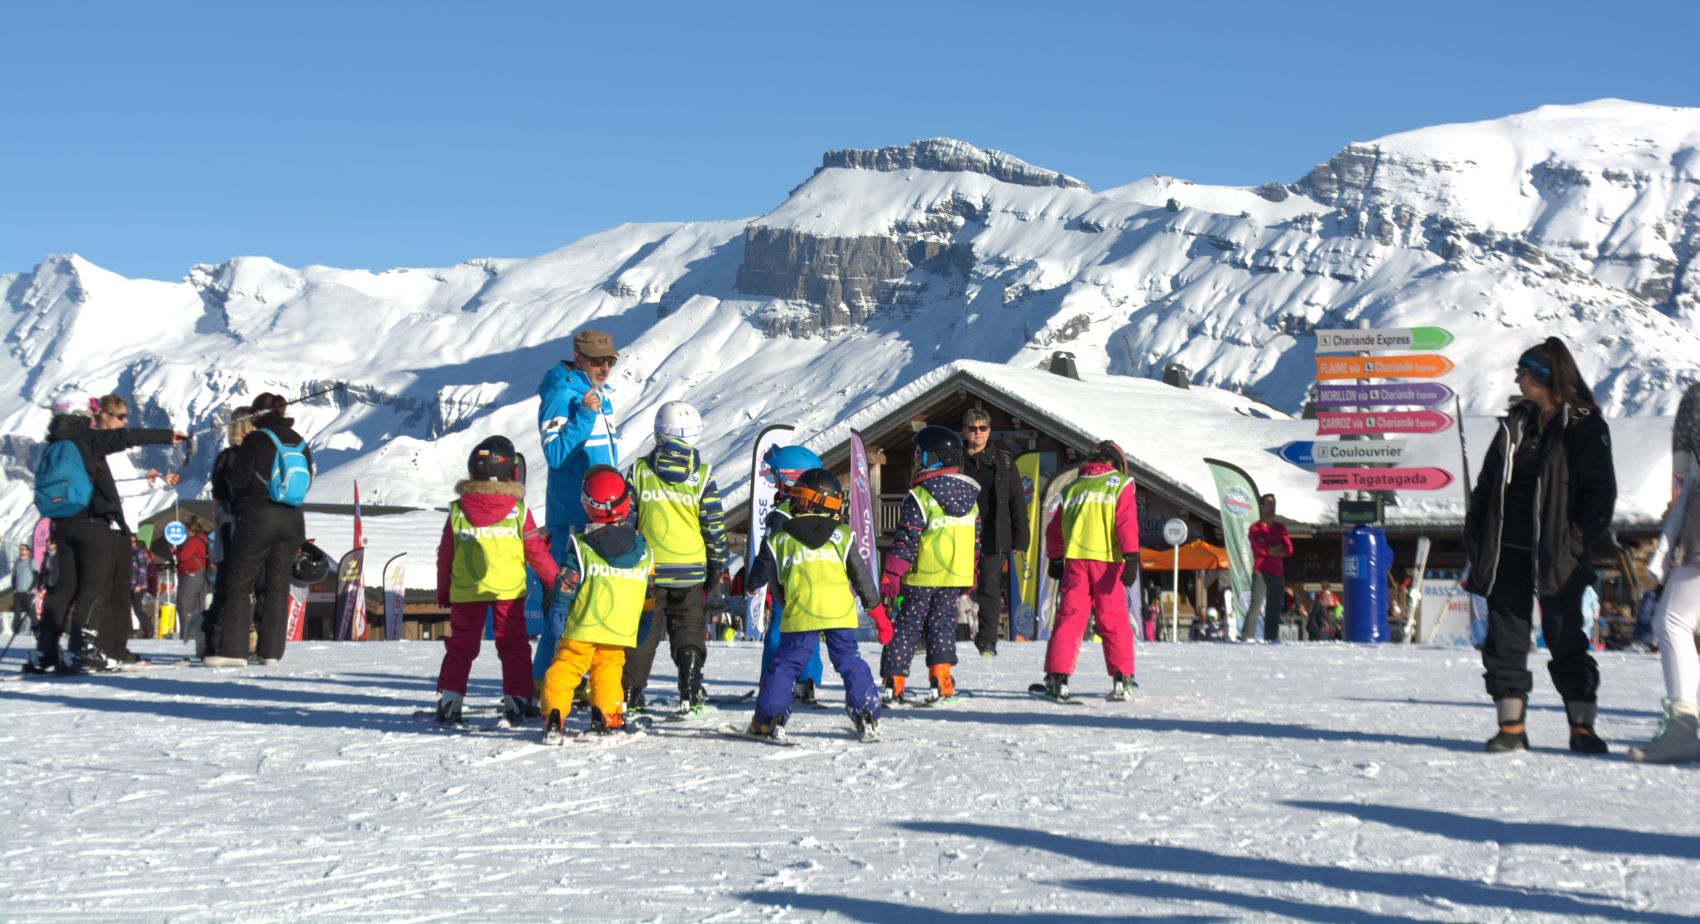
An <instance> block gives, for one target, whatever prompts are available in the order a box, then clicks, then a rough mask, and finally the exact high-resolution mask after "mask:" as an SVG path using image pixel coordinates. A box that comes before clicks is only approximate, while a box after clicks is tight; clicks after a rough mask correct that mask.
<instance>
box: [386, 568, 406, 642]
mask: <svg viewBox="0 0 1700 924" xmlns="http://www.w3.org/2000/svg"><path fill="white" fill-rule="evenodd" d="M406 555H407V553H406V552H403V553H401V554H400V555H397V556H395V557H394V558H392V559H390V560H389V561H387V562H385V563H384V641H386V642H395V641H400V640H401V620H402V607H403V606H405V605H406V603H407V568H406V567H404V566H403V565H402V563H401V560H402V558H404V557H406Z"/></svg>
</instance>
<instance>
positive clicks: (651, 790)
mask: <svg viewBox="0 0 1700 924" xmlns="http://www.w3.org/2000/svg"><path fill="white" fill-rule="evenodd" d="M19 641H20V642H21V643H23V642H27V637H25V638H23V639H20V640H19ZM867 647H868V646H864V648H865V649H866V648H867ZM137 648H138V650H140V651H142V652H144V653H151V654H160V655H166V654H178V653H181V651H182V648H181V647H180V646H179V645H178V644H177V643H173V642H147V643H137ZM962 649H963V651H964V653H965V654H966V655H967V657H965V658H964V660H963V664H962V665H961V667H960V668H959V670H958V676H959V678H960V683H961V684H962V686H963V687H964V688H965V689H968V690H971V691H973V693H974V695H973V696H972V697H970V698H965V699H964V700H963V702H962V704H961V705H959V706H958V707H956V708H953V709H913V708H911V709H905V710H901V711H896V712H893V713H890V714H888V717H887V719H886V721H885V723H884V731H885V740H883V741H881V742H878V743H875V744H862V743H860V742H858V741H856V740H853V739H852V738H851V737H850V735H849V734H848V733H847V731H846V729H847V727H848V723H847V721H846V720H845V718H844V717H843V715H842V714H841V713H839V712H838V711H836V706H837V703H838V702H839V701H840V699H841V693H840V690H839V688H838V686H837V684H836V680H835V679H832V678H831V676H830V672H829V685H830V689H828V690H827V691H826V695H825V697H824V698H825V699H826V700H828V701H829V702H831V703H833V705H834V707H835V708H834V709H833V710H830V711H827V710H822V711H811V710H805V711H799V712H798V713H797V714H796V715H794V716H793V718H792V721H791V726H790V728H791V734H792V736H793V737H794V738H795V739H796V740H797V741H798V742H799V743H800V744H799V746H797V747H793V748H775V747H771V746H768V745H763V744H758V743H751V742H743V741H737V740H732V739H727V738H723V737H720V736H718V735H716V734H715V733H714V732H713V730H712V729H713V727H714V725H715V724H716V723H717V722H722V721H731V722H745V721H747V720H748V718H749V709H750V707H749V706H735V707H726V708H725V709H724V710H723V711H722V712H721V714H720V715H719V716H717V717H714V718H712V719H707V720H700V721H697V722H695V723H690V724H663V725H658V726H657V728H656V729H655V730H654V731H652V732H651V733H649V734H647V735H644V736H641V737H622V738H617V739H613V740H607V739H603V740H597V741H589V742H576V741H575V742H569V743H567V744H566V745H565V746H563V747H560V748H548V747H543V746H540V745H538V744H536V743H535V734H536V731H535V729H527V730H525V731H524V732H518V731H514V732H507V731H502V732H496V731H491V732H489V733H483V734H467V735H457V734H452V733H443V732H439V731H437V730H436V729H435V727H434V726H433V725H432V724H431V723H430V722H428V721H419V720H416V719H415V718H414V717H413V713H414V711H415V710H417V709H421V708H425V707H428V706H429V705H430V704H431V702H432V700H433V685H434V680H435V674H436V668H437V665H438V660H439V658H440V654H441V648H440V646H439V645H437V644H435V643H429V642H413V643H409V642H400V643H393V644H384V643H371V644H348V643H342V644H336V643H307V644H299V645H294V646H292V647H291V648H290V650H289V653H288V656H287V657H286V658H285V659H284V661H283V663H282V664H281V665H279V666H277V667H273V668H259V667H253V668H249V669H246V670H241V669H226V670H214V669H205V668H199V667H194V668H182V669H171V668H155V669H151V670H148V671H140V672H134V673H128V674H122V675H115V676H103V677H98V678H89V679H57V678H56V679H47V680H23V681H19V682H14V683H5V684H0V743H3V746H4V753H5V759H4V761H3V763H0V767H3V768H4V769H3V772H0V787H3V792H4V796H3V800H4V801H3V805H4V815H3V825H0V830H3V831H4V846H3V851H4V852H3V854H0V856H3V860H4V862H0V907H3V908H4V909H5V911H4V912H3V913H0V917H4V918H5V919H7V920H49V919H51V920H62V919H76V920H85V919H105V920H125V921H145V920H187V921H232V920H294V919H300V918H303V917H308V916H316V917H321V918H328V919H335V920H410V921H429V920H457V919H463V918H471V919H477V920H514V921H522V920H523V921H534V920H544V919H575V920H582V919H596V920H604V919H609V920H644V921H700V920H758V919H760V920H781V921H785V920H789V921H800V920H823V919H824V920H835V921H845V920H848V921H901V920H908V921H921V920H946V921H974V922H984V921H1004V920H1014V919H1017V918H1031V919H1037V920H1045V921H1124V920H1131V919H1135V918H1159V919H1169V920H1186V921H1196V920H1217V919H1223V918H1228V919H1241V918H1256V919H1269V918H1278V919H1291V920H1300V921H1343V922H1345V921H1349V922H1363V921H1393V920H1400V921H1403V920H1429V921H1494V920H1559V921H1582V920H1604V921H1631V920H1633V921H1692V920H1694V915H1695V914H1696V912H1697V911H1700V823H1697V818H1696V799H1695V793H1696V791H1697V788H1700V785H1697V784H1700V770H1697V769H1696V768H1694V767H1648V766H1641V765H1637V764H1634V763H1631V762H1629V761H1628V760H1627V759H1625V758H1624V756H1623V754H1622V751H1623V749H1624V746H1625V745H1626V744H1634V743H1641V742H1645V741H1646V740H1647V739H1648V738H1649V737H1650V736H1651V735H1652V734H1653V732H1654V728H1655V725H1656V719H1657V716H1656V712H1655V709H1656V704H1657V701H1658V698H1659V696H1660V692H1661V684H1660V680H1659V677H1660V674H1659V666H1658V661H1657V659H1656V658H1655V657H1651V656H1647V655H1626V654H1605V655H1603V656H1600V667H1601V672H1602V674H1603V678H1604V679H1603V683H1602V687H1601V689H1602V699H1601V710H1600V712H1601V719H1600V730H1601V732H1602V733H1603V734H1604V735H1605V737H1606V738H1607V739H1608V740H1610V741H1611V743H1612V745H1613V750H1614V753H1613V754H1611V755H1610V756H1608V757H1605V758H1585V757H1580V756H1574V755H1571V754H1570V753H1569V752H1568V751H1566V750H1565V749H1564V742H1565V736H1566V730H1565V725H1564V718H1563V713H1562V711H1561V708H1560V705H1559V703H1558V700H1557V697H1556V696H1555V695H1554V694H1553V692H1552V688H1551V685H1550V684H1549V683H1548V682H1547V679H1546V676H1545V670H1544V668H1543V667H1542V666H1541V664H1542V662H1543V661H1544V654H1543V655H1537V657H1536V659H1535V663H1534V665H1533V666H1534V669H1535V671H1536V677H1537V681H1536V692H1535V696H1534V700H1533V702H1532V703H1531V709H1530V717H1529V721H1530V738H1531V739H1532V741H1533V742H1534V744H1535V746H1536V750H1535V751H1534V752H1532V753H1529V754H1526V755H1516V756H1489V755H1486V754H1483V753H1482V752H1481V744H1480V742H1481V741H1482V740H1483V739H1484V738H1485V737H1486V736H1487V735H1488V734H1490V733H1491V727H1492V725H1493V713H1492V709H1491V707H1490V706H1489V704H1488V703H1487V701H1486V697H1485V696H1484V695H1483V693H1482V688H1481V680H1480V666H1479V664H1478V662H1477V658H1476V655H1475V653H1474V652H1468V651H1466V652H1454V651H1442V650H1429V649H1393V648H1370V647H1355V646H1342V645H1328V644H1324V645H1312V644H1291V643H1289V644H1283V645H1278V646H1261V645H1258V646H1227V645H1221V644H1180V645H1173V644H1169V645H1144V646H1142V647H1141V650H1140V655H1139V680H1140V683H1141V684H1142V690H1143V695H1142V696H1141V697H1140V699H1139V700H1138V701H1137V702H1135V703H1133V704H1110V703H1106V702H1103V701H1101V700H1100V699H1097V698H1096V697H1097V696H1099V695H1101V694H1102V693H1103V692H1104V690H1105V689H1106V688H1107V686H1108V681H1107V680H1106V679H1105V678H1104V676H1103V674H1102V660H1101V657H1100V654H1099V651H1098V650H1097V648H1096V647H1095V646H1092V645H1088V646H1086V647H1085V648H1084V649H1083V650H1082V652H1081V660H1080V669H1079V671H1078V673H1077V674H1076V678H1075V688H1076V690H1077V692H1079V693H1082V694H1089V695H1090V696H1091V697H1092V698H1090V699H1089V701H1088V702H1087V703H1086V704H1085V705H1082V706H1075V707H1064V706H1057V705H1052V704H1050V703H1046V702H1043V701H1039V700H1036V699H1033V698H1030V697H1029V696H1028V695H1027V694H1026V693H1025V688H1026V685H1027V684H1028V683H1030V682H1032V681H1034V680H1036V679H1038V677H1039V676H1040V672H1041V666H1040V664H1041V657H1042V654H1043V649H1042V646H1041V645H1036V644H1006V645H1005V646H1004V649H1003V653H1002V656H1000V657H998V658H997V659H995V660H994V659H982V658H978V657H974V656H973V650H972V647H971V646H969V645H967V644H964V645H963V646H962ZM758 654H759V650H758V647H757V646H756V645H754V644H751V643H738V644H729V645H721V644H716V645H714V646H712V648H711V650H710V653H709V661H708V677H709V682H710V687H711V691H712V692H713V693H716V694H731V693H738V692H742V691H743V690H746V689H748V688H750V687H751V686H753V681H754V678H755V674H756V669H757V660H758ZM16 657H17V651H16V648H14V650H13V653H12V654H11V655H10V656H9V657H8V663H7V665H6V667H7V668H8V669H9V671H15V670H16V669H17V663H16ZM663 667H670V665H668V664H667V658H666V657H665V655H663V656H662V657H660V658H658V659H657V676H656V678H655V681H654V683H653V685H652V687H651V692H652V693H660V694H665V695H667V696H671V695H672V694H671V690H672V687H673V678H672V675H671V674H663V673H661V669H662V668H663ZM916 670H917V673H918V675H919V676H922V677H924V676H925V675H924V673H922V672H924V670H925V668H924V667H923V666H922V664H921V659H920V658H917V661H916ZM496 677H497V666H496V663H495V660H494V653H493V652H492V651H490V649H489V648H488V647H486V649H485V652H484V655H483V656H482V657H481V658H480V659H479V661H478V663H477V665H476V667H475V671H474V679H473V688H472V691H471V696H470V700H469V701H470V702H472V703H474V704H485V705H489V704H493V703H494V702H495V701H496V700H497V699H498V698H499V696H500V686H499V682H498V680H497V679H496ZM582 719H583V717H582V716H579V715H575V716H574V718H573V720H572V721H574V722H575V723H576V722H582ZM475 721H481V722H490V721H493V718H491V717H489V716H484V717H480V718H478V719H476V720H475Z"/></svg>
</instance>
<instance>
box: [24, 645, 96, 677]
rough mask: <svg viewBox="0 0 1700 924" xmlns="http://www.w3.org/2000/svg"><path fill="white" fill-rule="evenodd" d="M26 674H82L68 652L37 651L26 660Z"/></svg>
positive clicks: (32, 652)
mask: <svg viewBox="0 0 1700 924" xmlns="http://www.w3.org/2000/svg"><path fill="white" fill-rule="evenodd" d="M24 673H26V674H80V673H82V671H80V670H78V669H77V666H76V664H75V663H74V661H73V660H72V658H71V653H70V652H68V651H42V650H41V649H39V648H38V649H36V650H34V651H31V652H30V653H29V657H27V658H25V659H24Z"/></svg>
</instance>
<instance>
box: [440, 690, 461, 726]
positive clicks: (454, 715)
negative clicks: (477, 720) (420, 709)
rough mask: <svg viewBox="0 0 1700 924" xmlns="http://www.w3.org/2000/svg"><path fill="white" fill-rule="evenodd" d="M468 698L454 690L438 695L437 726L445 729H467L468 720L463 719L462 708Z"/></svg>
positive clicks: (441, 692)
mask: <svg viewBox="0 0 1700 924" xmlns="http://www.w3.org/2000/svg"><path fill="white" fill-rule="evenodd" d="M465 700H466V697H464V696H462V695H460V694H459V693H456V692H454V691H452V690H442V691H439V692H438V695H437V715H436V719H437V724H438V725H441V726H443V727H444V728H465V727H466V720H465V719H463V718H461V715H460V712H461V706H462V704H463V703H464V701H465Z"/></svg>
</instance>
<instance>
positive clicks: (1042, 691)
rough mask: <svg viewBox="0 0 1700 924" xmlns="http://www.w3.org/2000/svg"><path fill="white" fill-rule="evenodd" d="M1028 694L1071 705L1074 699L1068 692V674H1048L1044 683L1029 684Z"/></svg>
mask: <svg viewBox="0 0 1700 924" xmlns="http://www.w3.org/2000/svg"><path fill="white" fill-rule="evenodd" d="M1027 692H1029V693H1031V694H1033V695H1034V696H1037V697H1039V698H1040V699H1048V700H1050V701H1052V702H1056V703H1071V702H1073V701H1074V697H1073V696H1070V695H1069V692H1068V675H1067V674H1046V675H1045V682H1044V683H1035V684H1029V685H1028V687H1027Z"/></svg>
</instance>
